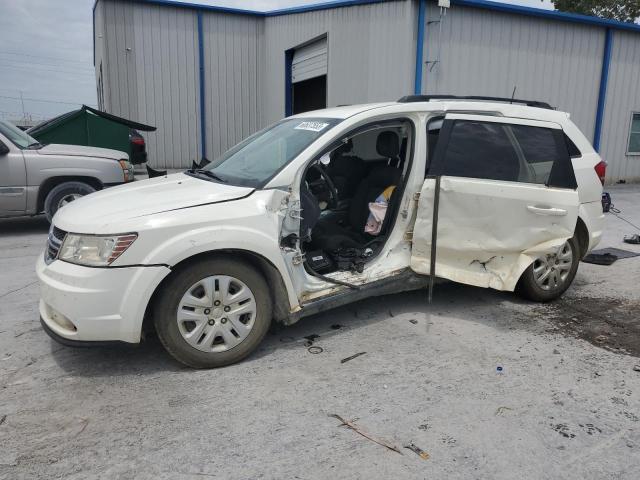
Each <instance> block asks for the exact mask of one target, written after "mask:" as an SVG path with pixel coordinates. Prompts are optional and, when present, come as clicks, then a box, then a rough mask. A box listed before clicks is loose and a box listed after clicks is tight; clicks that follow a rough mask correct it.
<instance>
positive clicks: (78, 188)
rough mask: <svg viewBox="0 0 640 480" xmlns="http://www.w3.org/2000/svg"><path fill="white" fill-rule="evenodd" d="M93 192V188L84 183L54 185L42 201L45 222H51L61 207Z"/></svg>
mask: <svg viewBox="0 0 640 480" xmlns="http://www.w3.org/2000/svg"><path fill="white" fill-rule="evenodd" d="M95 191H96V189H95V188H93V187H92V186H91V185H89V184H88V183H84V182H64V183H61V184H60V185H56V186H55V187H53V188H52V189H51V191H50V192H49V193H48V194H47V197H46V198H45V199H44V213H45V215H46V216H47V220H49V222H51V220H52V219H53V216H54V215H55V214H56V212H57V211H58V210H60V209H61V208H62V207H64V206H65V205H67V204H68V203H71V202H73V201H74V200H77V199H78V198H80V197H84V196H85V195H89V194H90V193H93V192H95Z"/></svg>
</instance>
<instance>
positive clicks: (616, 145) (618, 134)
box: [601, 31, 640, 183]
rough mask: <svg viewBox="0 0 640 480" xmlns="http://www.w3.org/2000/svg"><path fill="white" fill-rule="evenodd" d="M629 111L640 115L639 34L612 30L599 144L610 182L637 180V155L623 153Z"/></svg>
mask: <svg viewBox="0 0 640 480" xmlns="http://www.w3.org/2000/svg"><path fill="white" fill-rule="evenodd" d="M631 112H640V35H639V34H637V33H633V32H622V31H614V33H613V47H612V51H611V63H610V65H609V82H608V87H607V98H606V103H605V110H604V123H603V126H602V141H601V147H602V148H601V155H602V158H603V159H604V160H606V161H607V162H608V163H609V165H608V167H607V182H609V183H615V182H617V181H618V180H621V179H625V180H626V181H636V182H638V181H640V156H638V155H627V154H626V152H627V141H628V136H629V127H630V124H631Z"/></svg>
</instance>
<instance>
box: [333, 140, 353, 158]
mask: <svg viewBox="0 0 640 480" xmlns="http://www.w3.org/2000/svg"><path fill="white" fill-rule="evenodd" d="M351 151H353V139H352V138H350V139H348V140H347V141H346V142H344V143H343V144H342V145H340V146H339V147H338V148H336V149H335V151H334V154H335V155H344V154H345V153H349V152H351Z"/></svg>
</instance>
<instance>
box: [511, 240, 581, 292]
mask: <svg viewBox="0 0 640 480" xmlns="http://www.w3.org/2000/svg"><path fill="white" fill-rule="evenodd" d="M566 249H568V250H570V253H571V260H570V263H565V265H567V268H566V269H562V265H563V263H562V258H561V257H562V256H564V255H566V251H567V250H566ZM547 257H549V256H546V257H545V258H543V259H539V260H536V261H535V262H534V263H533V264H531V265H529V267H528V268H527V269H526V270H525V271H524V273H523V274H522V276H521V277H520V280H519V282H518V286H517V287H516V293H517V294H518V295H520V296H521V297H524V298H526V299H528V300H533V301H534V302H550V301H552V300H555V299H556V298H558V297H560V295H562V294H563V293H564V292H565V290H567V288H569V286H570V285H571V282H573V279H574V278H575V276H576V272H577V271H578V265H579V264H580V257H581V254H580V246H579V244H578V240H577V239H576V237H573V238H570V239H569V240H567V241H566V243H565V244H564V245H563V247H562V250H561V254H560V258H557V257H556V255H554V256H552V257H549V258H547ZM556 261H558V262H560V263H556ZM551 262H553V263H551ZM565 262H569V260H568V259H567V258H566V256H565ZM557 265H561V266H560V267H558V266H557ZM550 267H553V268H551V272H550V274H549V275H548V276H547V277H546V278H545V279H544V280H543V281H540V280H538V281H536V277H537V276H538V274H537V272H541V273H539V275H541V276H540V277H538V278H543V274H544V273H546V271H547V270H549V268H550ZM553 272H555V274H556V275H557V276H556V279H557V281H555V282H554V281H553V274H554V273H553ZM545 283H546V285H545Z"/></svg>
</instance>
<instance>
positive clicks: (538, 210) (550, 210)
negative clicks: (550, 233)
mask: <svg viewBox="0 0 640 480" xmlns="http://www.w3.org/2000/svg"><path fill="white" fill-rule="evenodd" d="M527 210H529V211H530V212H531V213H535V214H536V215H549V216H552V217H564V216H565V215H566V214H567V211H566V210H565V209H564V208H554V207H537V206H535V205H527Z"/></svg>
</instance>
